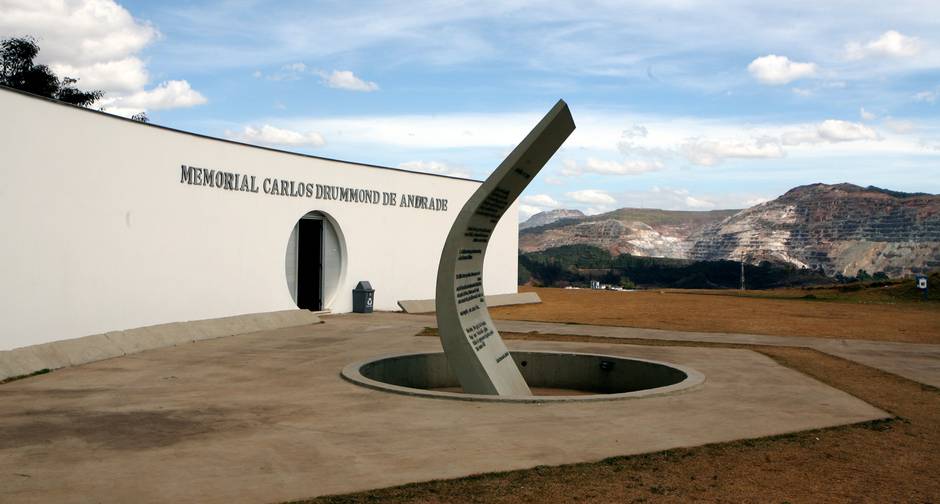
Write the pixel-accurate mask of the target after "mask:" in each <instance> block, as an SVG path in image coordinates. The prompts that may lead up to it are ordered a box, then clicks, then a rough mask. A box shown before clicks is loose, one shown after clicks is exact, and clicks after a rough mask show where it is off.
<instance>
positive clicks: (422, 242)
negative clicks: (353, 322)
mask: <svg viewBox="0 0 940 504" xmlns="http://www.w3.org/2000/svg"><path fill="white" fill-rule="evenodd" d="M0 110H2V111H3V115H4V116H5V118H6V119H5V120H4V121H2V122H0V151H2V157H0V159H2V161H0V162H2V165H0V175H2V180H0V215H2V217H0V223H2V229H0V236H2V238H0V240H2V244H0V350H5V349H11V348H17V347H22V346H27V345H34V344H38V343H44V342H49V341H55V340H62V339H69V338H74V337H79V336H84V335H88V334H96V333H101V332H106V331H110V330H120V329H128V328H133V327H140V326H145V325H151V324H158V323H165V322H173V321H183V320H196V319H206V318H215V317H223V316H229V315H238V314H244V313H256V312H266V311H276V310H287V309H292V308H296V305H295V304H294V302H293V300H292V299H291V295H290V292H289V290H288V285H287V282H286V277H285V251H286V250H287V245H288V240H289V237H290V234H291V231H292V229H293V227H294V225H295V223H296V222H297V220H298V219H299V218H300V217H302V216H303V215H305V214H306V213H308V212H310V211H315V210H318V211H322V212H325V213H327V214H328V215H330V216H332V217H333V218H334V219H336V221H337V223H338V225H339V227H340V230H341V232H342V233H343V236H344V238H345V243H346V247H347V250H346V261H347V271H346V275H345V277H344V278H342V279H341V283H340V285H339V288H338V290H339V294H338V295H337V296H336V298H335V300H334V303H333V305H332V306H331V307H330V308H332V310H333V311H334V312H344V311H349V310H351V308H352V298H351V291H352V289H353V287H354V286H355V284H356V283H357V282H358V281H359V280H369V281H371V282H372V285H373V287H374V288H375V289H376V298H375V302H376V309H378V310H395V309H397V306H396V301H398V300H399V299H428V298H432V297H434V282H435V274H436V270H437V262H438V259H439V256H440V251H441V247H442V245H443V242H444V238H445V236H446V234H447V231H448V230H449V228H450V225H451V223H452V222H453V220H454V218H455V217H456V214H457V212H458V211H459V210H460V207H461V206H462V205H463V202H464V201H465V200H466V199H467V198H468V197H469V195H470V194H471V193H472V192H473V191H474V190H475V189H476V188H477V187H478V186H479V183H478V182H474V181H468V180H460V179H452V178H445V177H437V176H432V175H426V174H417V173H407V172H401V171H396V170H391V169H384V168H376V167H370V166H363V165H357V164H351V163H344V162H339V161H331V160H325V159H318V158H311V157H306V156H299V155H296V154H290V153H284V152H278V151H272V150H267V149H260V148H255V147H249V146H244V145H239V144H235V143H231V142H225V141H220V140H216V139H211V138H205V137H199V136H196V135H191V134H186V133H182V132H177V131H172V130H167V129H164V128H159V127H154V126H149V125H145V124H139V123H135V122H131V121H126V120H122V119H119V118H115V117H111V116H107V115H104V114H99V113H95V112H92V111H88V110H84V109H79V108H75V107H71V106H66V105H61V104H57V103H53V102H49V101H46V100H42V99H38V98H34V97H30V96H27V95H23V94H20V93H15V92H12V91H9V90H4V89H0ZM181 165H189V166H197V167H204V168H208V169H214V170H224V171H228V172H237V173H241V174H244V175H254V176H256V177H257V180H258V184H259V185H260V184H261V180H262V179H264V178H265V177H274V178H278V179H287V180H296V181H303V182H308V183H314V184H327V185H336V186H344V187H355V188H363V189H372V190H377V191H387V192H396V193H399V194H403V193H404V194H408V193H414V194H421V195H426V196H430V197H437V198H447V199H448V200H449V203H448V209H447V211H430V210H420V209H415V208H401V207H398V206H382V205H370V204H362V203H351V202H340V201H326V200H321V199H315V198H306V197H286V196H273V195H269V194H264V193H262V192H259V193H251V192H238V191H227V190H220V189H217V188H212V187H204V186H196V185H189V184H184V183H180V176H181ZM516 212H517V208H516V206H515V205H514V206H513V207H512V208H510V210H509V211H508V212H507V214H506V215H505V217H504V218H503V220H502V222H501V223H500V224H499V226H498V227H497V228H496V231H495V233H494V238H493V240H492V242H491V244H490V247H489V250H488V254H487V261H486V267H485V273H484V282H485V288H486V292H487V294H500V293H509V292H516V275H517V257H516V254H517V245H518V235H517V213H516Z"/></svg>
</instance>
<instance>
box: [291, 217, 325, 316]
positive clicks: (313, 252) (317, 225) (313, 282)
mask: <svg viewBox="0 0 940 504" xmlns="http://www.w3.org/2000/svg"><path fill="white" fill-rule="evenodd" d="M298 234H299V236H298V237H297V306H298V307H299V308H301V309H304V310H313V311H319V310H321V309H323V299H322V297H321V296H322V293H323V286H322V284H321V280H322V278H323V262H322V260H321V259H322V257H323V255H322V251H323V221H322V220H320V219H300V227H299V229H298Z"/></svg>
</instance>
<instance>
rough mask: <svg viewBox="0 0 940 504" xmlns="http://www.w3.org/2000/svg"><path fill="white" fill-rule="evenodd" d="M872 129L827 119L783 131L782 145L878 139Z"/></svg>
mask: <svg viewBox="0 0 940 504" xmlns="http://www.w3.org/2000/svg"><path fill="white" fill-rule="evenodd" d="M880 139H881V137H880V136H879V135H878V132H876V131H875V130H874V129H872V128H870V127H868V126H865V125H864V124H862V123H855V122H849V121H840V120H838V119H827V120H825V121H823V122H821V123H819V124H817V125H815V126H814V127H811V128H804V129H801V130H794V131H788V132H785V133H784V134H783V135H782V137H781V141H782V142H783V144H784V145H800V144H820V143H839V142H854V141H858V140H880Z"/></svg>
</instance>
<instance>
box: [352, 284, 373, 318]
mask: <svg viewBox="0 0 940 504" xmlns="http://www.w3.org/2000/svg"><path fill="white" fill-rule="evenodd" d="M374 297H375V289H373V288H372V284H370V283H369V282H367V281H365V280H363V281H361V282H359V283H358V284H356V288H355V289H353V311H354V312H356V313H372V302H373V301H374Z"/></svg>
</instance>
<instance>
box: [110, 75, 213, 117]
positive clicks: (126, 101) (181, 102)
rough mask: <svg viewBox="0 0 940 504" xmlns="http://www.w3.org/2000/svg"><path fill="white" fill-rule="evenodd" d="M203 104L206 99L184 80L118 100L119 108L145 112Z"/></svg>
mask: <svg viewBox="0 0 940 504" xmlns="http://www.w3.org/2000/svg"><path fill="white" fill-rule="evenodd" d="M203 103H206V98H205V97H204V96H202V95H201V94H199V92H198V91H195V90H194V89H193V88H192V87H190V85H189V83H188V82H186V81H184V80H171V81H166V82H163V83H161V84H160V85H159V86H157V87H155V88H153V89H151V90H149V91H138V92H136V93H134V94H132V95H130V96H127V97H124V98H120V99H118V100H116V105H117V106H122V107H139V108H141V109H145V110H160V109H169V108H180V107H192V106H195V105H202V104H203Z"/></svg>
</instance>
